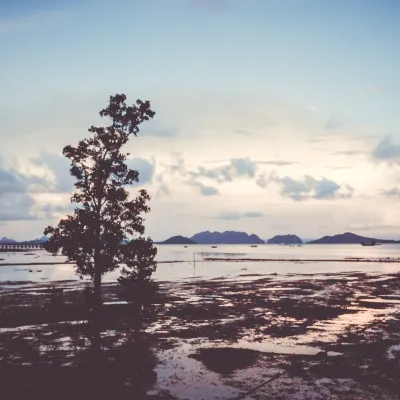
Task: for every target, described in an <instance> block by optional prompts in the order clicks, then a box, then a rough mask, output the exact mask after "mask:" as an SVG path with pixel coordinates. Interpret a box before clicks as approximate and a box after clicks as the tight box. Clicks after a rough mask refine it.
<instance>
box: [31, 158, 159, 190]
mask: <svg viewBox="0 0 400 400" xmlns="http://www.w3.org/2000/svg"><path fill="white" fill-rule="evenodd" d="M30 161H31V162H32V163H33V164H34V165H36V166H39V167H45V168H47V169H48V170H49V171H50V172H51V174H52V175H53V177H54V180H51V179H45V178H39V177H30V178H29V180H30V183H31V184H32V185H35V188H33V189H32V191H34V192H49V193H70V192H72V191H73V190H74V183H75V178H74V177H73V176H71V174H70V168H71V164H70V160H69V159H68V158H66V157H64V156H63V155H58V154H55V153H49V152H47V151H41V152H40V154H39V157H33V158H31V159H30ZM126 163H127V165H128V167H129V168H132V169H135V170H137V171H139V182H138V183H137V184H136V185H138V186H141V185H145V184H147V183H150V182H151V181H152V178H153V175H154V164H153V163H152V162H150V161H148V160H147V159H145V158H141V157H133V158H128V159H127V161H126Z"/></svg>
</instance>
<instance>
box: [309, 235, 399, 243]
mask: <svg viewBox="0 0 400 400" xmlns="http://www.w3.org/2000/svg"><path fill="white" fill-rule="evenodd" d="M361 242H377V243H383V244H385V243H386V244H388V243H400V241H398V240H397V241H396V240H391V239H376V238H370V237H365V236H360V235H356V234H355V233H352V232H345V233H340V234H338V235H332V236H323V237H322V238H320V239H316V240H312V241H311V242H307V244H360V243H361Z"/></svg>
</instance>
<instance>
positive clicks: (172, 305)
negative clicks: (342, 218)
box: [0, 272, 400, 400]
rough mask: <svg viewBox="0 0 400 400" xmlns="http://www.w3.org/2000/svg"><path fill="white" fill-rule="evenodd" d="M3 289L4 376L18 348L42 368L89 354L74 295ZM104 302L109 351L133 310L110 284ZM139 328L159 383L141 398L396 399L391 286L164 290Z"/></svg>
mask: <svg viewBox="0 0 400 400" xmlns="http://www.w3.org/2000/svg"><path fill="white" fill-rule="evenodd" d="M11 288H12V285H10V289H11ZM6 289H7V288H6ZM6 289H4V290H3V291H1V292H0V302H1V307H0V308H1V310H2V318H1V319H0V357H1V359H2V362H3V364H4V362H5V361H4V360H7V363H9V364H13V365H19V364H20V363H21V361H20V359H19V358H18V356H21V350H20V348H19V347H18V346H12V345H11V343H19V342H21V341H24V342H26V341H29V343H30V344H31V345H32V346H34V345H35V343H36V344H37V345H38V346H39V348H40V349H42V350H40V351H39V350H38V352H36V353H34V354H35V359H36V360H37V359H40V360H41V362H42V363H46V362H47V363H53V365H57V364H59V363H60V362H61V361H60V360H62V361H63V362H66V359H68V355H69V357H71V356H72V355H73V358H72V359H74V360H75V359H79V354H81V353H82V352H84V351H85V349H86V348H87V346H89V343H90V338H89V336H88V334H87V326H88V325H87V323H86V322H85V321H87V320H88V318H89V314H88V311H87V309H86V308H85V307H84V306H83V305H82V294H81V291H82V286H81V285H79V284H76V282H75V283H74V282H64V283H62V282H59V283H58V284H57V285H49V284H41V285H34V284H32V285H30V286H29V287H26V288H19V289H13V290H6ZM103 292H104V299H105V306H104V321H103V326H102V337H103V339H104V340H105V341H106V342H107V343H108V344H110V343H111V344H112V346H114V347H115V346H116V347H118V343H119V342H118V340H120V339H121V337H120V334H121V335H122V334H124V333H126V331H125V330H126V328H125V326H126V324H127V321H129V320H130V318H129V315H131V312H132V310H131V308H130V306H129V305H127V304H125V303H124V302H121V301H120V299H119V297H118V290H117V286H116V285H115V284H109V285H105V286H104V288H103ZM143 328H144V329H145V335H146V337H147V339H148V340H149V341H150V343H151V346H150V347H151V349H152V351H153V352H154V356H155V358H156V362H155V364H154V368H153V367H152V368H153V369H152V370H153V371H154V373H155V375H156V379H155V380H154V382H153V381H152V383H151V385H149V387H147V388H146V389H143V393H141V396H142V397H140V398H146V399H150V398H153V399H156V398H179V399H185V398H187V399H193V400H195V399H210V400H211V399H217V398H222V399H234V398H239V397H240V396H241V395H243V394H244V393H246V392H247V391H249V390H252V389H254V388H256V387H257V386H259V385H261V386H260V387H259V388H258V389H257V390H254V391H253V392H251V397H249V396H250V395H248V397H245V398H247V399H250V398H251V399H267V398H268V399H291V398H296V399H297V398H299V399H309V398H313V399H326V398H340V399H359V398H363V399H397V398H399V394H400V382H399V379H398V377H399V376H400V369H399V364H400V275H399V274H366V273H355V272H352V273H341V274H325V275H321V274H318V275H317V274H316V275H313V274H304V275H295V274H271V275H260V274H242V275H241V276H238V277H236V278H230V279H227V278H224V277H221V278H216V279H209V280H197V281H187V282H180V283H176V282H162V283H161V285H160V291H159V294H158V297H157V299H156V301H155V304H154V305H153V306H152V307H150V308H148V309H146V311H145V315H144V325H143ZM24 338H26V339H24ZM43 349H44V350H43ZM46 349H47V350H46ZM49 349H51V351H50V350H49ZM27 354H28V355H29V354H31V353H29V352H27ZM27 354H25V355H24V359H25V361H26V362H29V357H28V356H27ZM69 359H71V358H69ZM277 374H281V375H279V377H278V378H276V379H275V380H273V381H271V382H269V383H268V384H265V385H262V384H263V383H264V382H266V381H267V380H269V379H270V378H272V377H275V376H276V375H277ZM153 378H154V377H153ZM295 395H296V396H297V397H294V396H295ZM138 398H139V397H138Z"/></svg>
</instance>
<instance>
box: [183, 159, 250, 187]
mask: <svg viewBox="0 0 400 400" xmlns="http://www.w3.org/2000/svg"><path fill="white" fill-rule="evenodd" d="M256 169H257V163H255V162H253V161H251V160H250V158H248V157H246V158H233V159H231V160H230V161H229V162H228V163H227V164H225V165H222V166H220V167H215V168H204V167H198V169H197V171H194V172H190V175H191V176H192V177H193V178H201V177H203V178H209V179H214V180H216V181H218V182H219V183H224V182H232V181H233V180H234V179H235V178H238V177H247V178H254V177H255V174H256Z"/></svg>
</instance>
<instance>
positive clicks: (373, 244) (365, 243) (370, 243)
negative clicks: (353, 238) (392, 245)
mask: <svg viewBox="0 0 400 400" xmlns="http://www.w3.org/2000/svg"><path fill="white" fill-rule="evenodd" d="M380 245H381V243H377V242H374V241H372V242H361V246H380Z"/></svg>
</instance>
